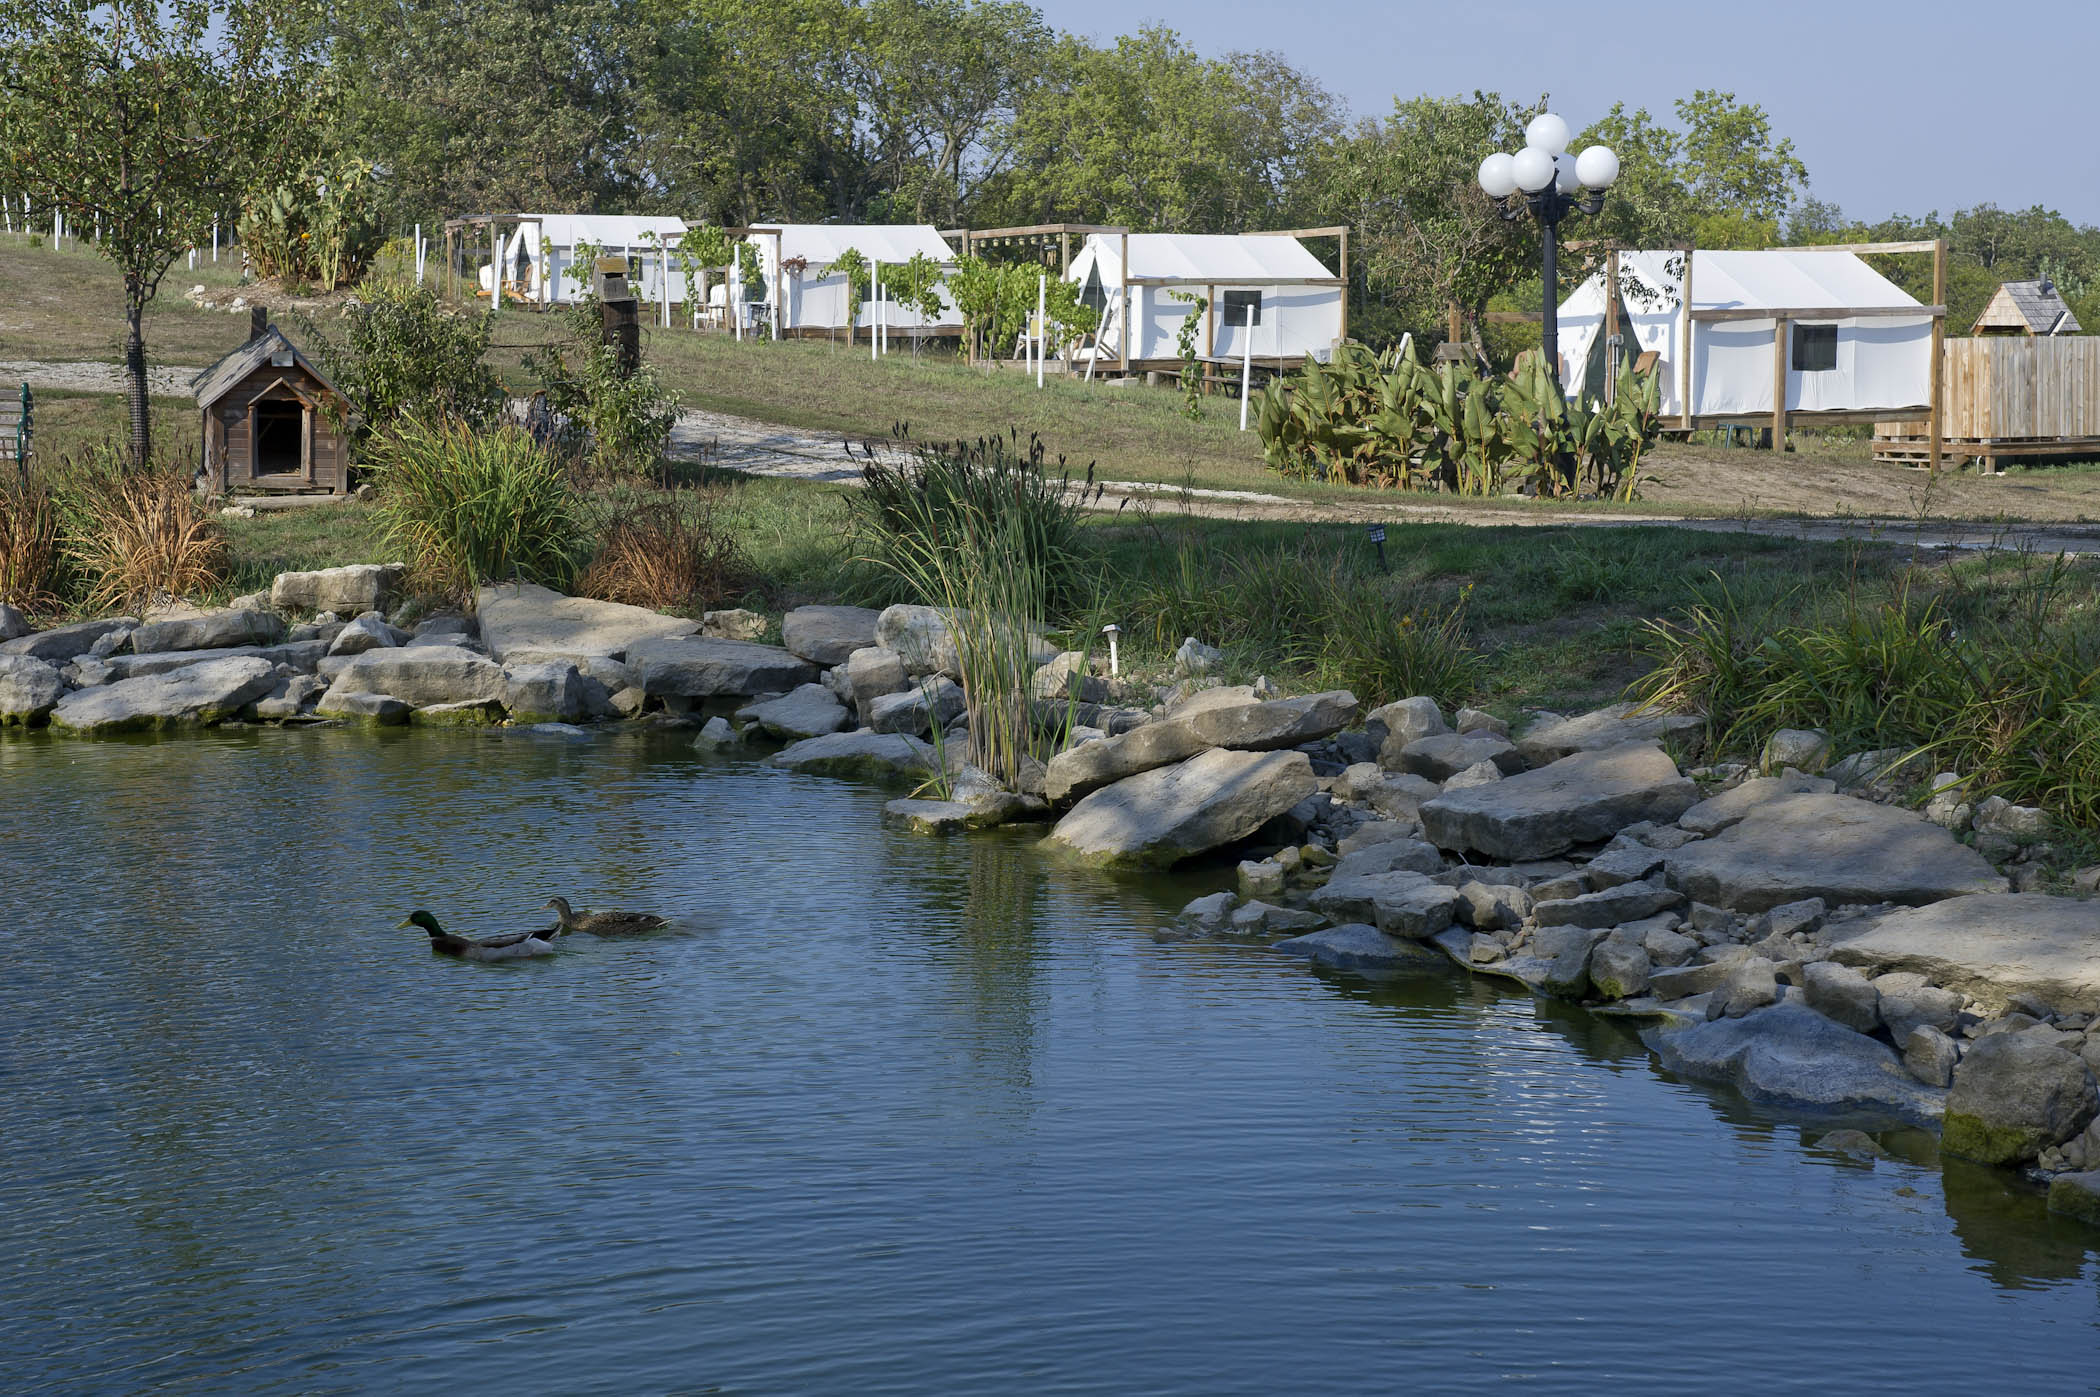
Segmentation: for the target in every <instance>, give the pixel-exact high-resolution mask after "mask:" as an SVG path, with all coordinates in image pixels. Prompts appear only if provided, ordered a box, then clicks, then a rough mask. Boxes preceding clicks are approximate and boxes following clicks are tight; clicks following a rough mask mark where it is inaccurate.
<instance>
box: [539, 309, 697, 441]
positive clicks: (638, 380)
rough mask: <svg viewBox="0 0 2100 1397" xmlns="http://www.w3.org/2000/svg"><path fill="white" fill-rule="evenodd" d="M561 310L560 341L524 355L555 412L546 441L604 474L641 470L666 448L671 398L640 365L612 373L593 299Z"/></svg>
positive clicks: (614, 367)
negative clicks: (563, 335)
mask: <svg viewBox="0 0 2100 1397" xmlns="http://www.w3.org/2000/svg"><path fill="white" fill-rule="evenodd" d="M565 314H567V315H568V317H569V319H568V330H567V334H566V338H565V341H564V342H560V343H556V344H554V345H552V346H550V347H549V348H548V349H547V350H546V351H545V352H544V353H540V354H531V355H527V356H526V359H525V366H526V367H527V368H528V369H530V370H532V371H533V372H535V373H537V374H539V375H540V377H541V379H542V381H543V382H544V383H545V384H546V389H545V392H546V401H547V406H548V407H549V408H551V409H552V410H553V411H554V413H555V414H557V417H558V419H559V422H560V426H559V428H558V429H557V430H556V431H555V432H554V434H553V441H554V444H555V445H556V446H557V447H558V448H559V449H560V450H562V451H563V452H565V453H566V454H567V455H568V456H569V457H570V459H571V460H573V461H575V462H577V463H579V464H580V465H583V466H585V467H587V468H588V471H589V472H590V473H593V474H596V475H598V476H600V477H603V478H606V479H633V478H637V477H641V476H646V475H648V474H649V473H651V472H653V471H654V470H655V469H656V467H657V464H658V463H659V462H660V461H661V460H662V459H663V455H664V452H665V451H666V450H668V449H669V448H670V445H671V426H672V424H673V423H675V422H676V421H677V420H678V404H677V401H676V400H675V399H673V398H672V397H671V395H670V394H669V393H668V392H666V391H665V390H664V387H663V384H662V383H661V382H660V381H659V380H658V379H657V377H656V374H655V373H654V372H653V371H652V370H651V369H650V368H649V367H648V366H647V365H642V366H640V367H638V368H637V369H636V370H635V371H634V372H633V373H632V374H622V373H621V372H620V358H619V354H618V352H617V351H615V350H614V349H613V348H612V347H611V346H610V345H606V344H602V343H600V342H599V334H600V331H599V324H598V319H597V316H598V311H597V305H596V303H595V302H587V303H585V304H584V305H581V306H578V307H577V308H575V309H574V310H573V311H570V312H565Z"/></svg>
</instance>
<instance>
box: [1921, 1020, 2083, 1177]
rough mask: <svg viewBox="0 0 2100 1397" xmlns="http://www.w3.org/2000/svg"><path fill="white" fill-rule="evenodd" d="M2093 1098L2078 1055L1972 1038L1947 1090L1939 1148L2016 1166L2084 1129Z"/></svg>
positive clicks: (2012, 1038) (2018, 1040)
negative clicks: (1950, 1086) (1945, 1109)
mask: <svg viewBox="0 0 2100 1397" xmlns="http://www.w3.org/2000/svg"><path fill="white" fill-rule="evenodd" d="M2096 1109H2100V1097H2096V1096H2095V1093H2094V1089H2093V1077H2092V1073H2091V1072H2090V1071H2088V1070H2087V1068H2086V1065H2085V1062H2084V1060H2083V1059H2082V1058H2079V1057H2077V1056H2075V1055H2074V1054H2071V1053H2068V1052H2065V1051H2064V1050H2063V1049H2062V1048H2058V1047H2051V1046H2049V1045H2046V1044H2043V1043H2039V1042H2036V1041H2035V1040H2033V1039H2031V1038H2028V1037H2027V1036H2026V1035H2024V1034H2019V1033H1997V1034H1992V1035H1991V1036H1990V1037H1987V1038H1979V1039H1977V1040H1976V1041H1975V1042H1973V1043H1971V1044H1970V1045H1969V1050H1968V1051H1967V1052H1965V1053H1963V1054H1962V1059H1961V1064H1960V1065H1959V1066H1957V1067H1956V1068H1955V1069H1954V1087H1953V1089H1952V1090H1951V1091H1949V1092H1948V1093H1947V1116H1946V1120H1945V1122H1944V1124H1943V1127H1942V1131H1941V1135H1940V1148H1941V1149H1942V1150H1944V1151H1946V1152H1947V1153H1948V1154H1957V1155H1960V1156H1962V1157H1963V1158H1965V1159H1973V1160H1976V1161H1978V1162H1979V1163H1983V1164H2024V1163H2026V1162H2027V1161H2029V1160H2031V1159H2033V1158H2034V1157H2035V1156H2036V1155H2039V1154H2040V1153H2041V1152H2042V1151H2043V1150H2044V1149H2047V1148H2048V1147H2049V1146H2051V1145H2058V1144H2062V1143H2063V1142H2064V1141H2066V1140H2068V1139H2070V1138H2071V1137H2072V1136H2073V1135H2076V1134H2077V1133H2078V1132H2079V1131H2081V1130H2083V1129H2085V1127H2086V1122H2088V1121H2090V1120H2092V1118H2093V1115H2094V1112H2095V1110H2096Z"/></svg>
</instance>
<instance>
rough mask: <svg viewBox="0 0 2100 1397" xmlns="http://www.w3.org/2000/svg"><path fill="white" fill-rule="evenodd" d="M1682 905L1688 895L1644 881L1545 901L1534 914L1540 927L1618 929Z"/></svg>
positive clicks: (1658, 883) (1534, 909)
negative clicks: (1623, 925) (1628, 923)
mask: <svg viewBox="0 0 2100 1397" xmlns="http://www.w3.org/2000/svg"><path fill="white" fill-rule="evenodd" d="M1682 906H1684V894H1682V893H1680V892H1675V891H1673V890H1672V889H1670V888H1666V887H1664V886H1663V885H1662V884H1661V883H1660V882H1648V881H1642V882H1636V883H1620V884H1617V885H1616V886H1614V887H1609V888H1605V889H1603V890H1602V891H1600V892H1593V893H1583V894H1581V895H1579V896H1576V897H1569V898H1559V899H1556V900H1553V901H1548V902H1541V903H1539V904H1538V905H1537V906H1536V907H1534V908H1533V909H1532V914H1533V915H1534V916H1536V917H1537V918H1538V924H1539V925H1540V926H1584V927H1615V926H1618V925H1620V924H1621V923H1623V922H1637V921H1640V920H1642V919H1643V918H1646V917H1652V916H1654V915H1655V914H1656V913H1658V912H1667V911H1670V910H1671V909H1673V908H1677V907H1682Z"/></svg>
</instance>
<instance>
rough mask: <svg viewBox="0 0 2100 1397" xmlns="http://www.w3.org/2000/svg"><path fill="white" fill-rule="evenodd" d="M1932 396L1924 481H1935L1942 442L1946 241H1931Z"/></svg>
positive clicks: (1944, 395) (1945, 368) (1944, 421)
mask: <svg viewBox="0 0 2100 1397" xmlns="http://www.w3.org/2000/svg"><path fill="white" fill-rule="evenodd" d="M1932 304H1933V308H1934V309H1933V315H1932V386H1931V393H1932V396H1931V398H1930V399H1929V400H1928V401H1929V402H1930V403H1931V412H1930V413H1929V416H1930V417H1931V419H1932V421H1931V425H1930V426H1929V427H1928V428H1927V429H1926V430H1927V431H1928V432H1929V433H1930V435H1931V438H1932V441H1931V444H1930V445H1929V446H1928V447H1927V448H1926V453H1925V472H1926V478H1927V479H1935V478H1937V477H1938V475H1939V473H1940V452H1941V448H1942V445H1943V443H1944V441H1945V438H1946V425H1947V424H1946V420H1945V411H1946V398H1947V393H1946V388H1945V386H1944V385H1945V381H1946V377H1947V365H1946V362H1945V358H1946V352H1947V240H1946V239H1945V238H1935V239H1933V241H1932Z"/></svg>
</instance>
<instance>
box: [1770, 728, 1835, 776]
mask: <svg viewBox="0 0 2100 1397" xmlns="http://www.w3.org/2000/svg"><path fill="white" fill-rule="evenodd" d="M1828 765H1830V734H1829V733H1827V732H1819V731H1817V730H1816V729H1814V728H1781V729H1780V730H1779V731H1778V732H1775V733H1773V734H1772V735H1771V736H1770V737H1769V738H1767V739H1765V750H1764V755H1763V757H1762V759H1761V760H1760V762H1759V766H1760V768H1761V769H1763V770H1765V771H1784V770H1786V769H1787V768H1789V767H1791V768H1793V769H1795V770H1797V771H1803V772H1806V773H1808V774H1809V775H1811V776H1813V775H1815V774H1816V773H1817V772H1819V771H1821V770H1822V769H1823V768H1824V767H1826V766H1828ZM1832 784H1833V786H1834V785H1835V784H1836V783H1835V782H1833V783H1832Z"/></svg>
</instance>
